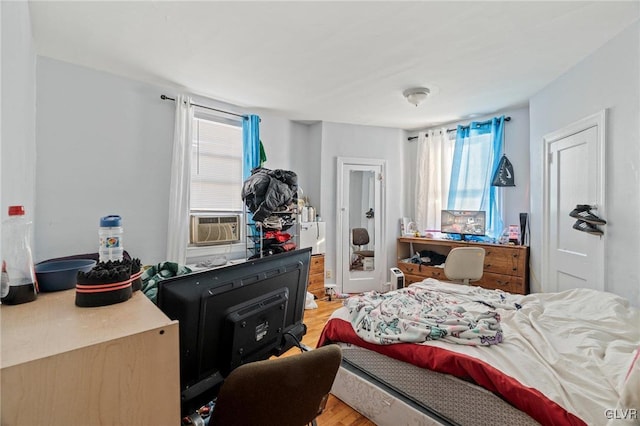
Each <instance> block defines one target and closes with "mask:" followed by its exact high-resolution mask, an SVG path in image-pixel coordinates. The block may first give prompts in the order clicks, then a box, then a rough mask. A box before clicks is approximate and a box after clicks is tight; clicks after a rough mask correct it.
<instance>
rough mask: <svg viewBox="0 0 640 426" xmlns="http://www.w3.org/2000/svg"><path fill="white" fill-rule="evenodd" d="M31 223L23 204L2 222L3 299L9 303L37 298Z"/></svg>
mask: <svg viewBox="0 0 640 426" xmlns="http://www.w3.org/2000/svg"><path fill="white" fill-rule="evenodd" d="M30 235H31V222H30V221H28V220H27V219H26V218H25V216H24V207H23V206H10V207H9V218H8V219H6V220H5V221H4V222H3V223H2V277H1V280H0V281H1V290H0V292H1V293H0V301H2V303H4V304H7V305H18V304H20V303H26V302H31V301H33V300H35V299H36V297H37V290H38V283H37V281H36V274H35V271H34V266H33V257H32V255H31V245H30V242H29V240H30Z"/></svg>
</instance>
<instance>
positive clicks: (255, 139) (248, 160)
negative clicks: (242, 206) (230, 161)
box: [242, 115, 260, 180]
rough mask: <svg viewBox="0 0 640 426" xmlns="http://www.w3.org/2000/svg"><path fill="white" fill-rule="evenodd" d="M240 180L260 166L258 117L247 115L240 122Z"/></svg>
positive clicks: (245, 178)
mask: <svg viewBox="0 0 640 426" xmlns="http://www.w3.org/2000/svg"><path fill="white" fill-rule="evenodd" d="M242 153H243V154H242V155H243V162H242V179H243V180H247V178H248V177H249V176H251V170H252V169H254V168H256V167H258V166H259V165H260V117H258V116H257V115H249V116H247V117H245V118H244V119H243V120H242Z"/></svg>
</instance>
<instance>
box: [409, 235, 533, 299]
mask: <svg viewBox="0 0 640 426" xmlns="http://www.w3.org/2000/svg"><path fill="white" fill-rule="evenodd" d="M455 247H482V248H484V249H485V258H484V274H483V276H482V278H481V279H480V280H478V281H475V282H473V283H472V284H473V285H478V286H481V287H484V288H490V289H500V290H504V291H508V292H509V293H516V294H528V293H529V247H527V246H512V245H500V244H486V243H476V242H467V241H452V240H437V239H430V238H416V237H401V238H398V243H397V253H398V264H397V265H398V268H399V269H400V270H401V271H402V272H403V273H404V275H405V282H406V284H411V283H414V282H417V281H422V280H424V279H425V278H435V279H438V280H443V281H446V280H447V278H446V276H445V275H444V269H443V268H441V267H437V266H435V265H430V266H427V265H421V264H417V263H409V262H407V261H406V260H407V259H409V258H411V256H413V255H414V254H415V253H416V252H418V253H420V252H426V251H429V252H432V253H436V254H439V255H443V256H446V255H447V253H449V251H451V249H453V248H455Z"/></svg>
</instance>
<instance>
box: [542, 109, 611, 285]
mask: <svg viewBox="0 0 640 426" xmlns="http://www.w3.org/2000/svg"><path fill="white" fill-rule="evenodd" d="M603 137H604V112H603V113H601V114H598V115H595V116H592V117H588V118H586V119H584V120H582V121H580V122H579V123H576V124H574V125H571V126H569V127H567V128H565V129H562V130H560V131H558V132H554V133H553V134H551V135H549V136H547V137H545V138H544V139H545V151H546V159H547V164H546V167H545V178H546V179H545V180H546V182H547V191H546V200H545V201H546V203H545V205H546V209H545V219H546V220H545V221H544V223H545V224H546V229H545V234H544V236H545V237H546V238H544V239H543V244H544V248H546V262H545V264H544V265H545V266H543V277H545V278H546V279H545V280H544V281H543V282H542V289H543V291H563V290H568V289H571V288H578V287H582V288H592V289H596V290H604V289H605V285H604V236H598V235H594V234H591V233H587V232H584V231H579V230H576V229H573V225H574V224H575V223H576V220H577V219H575V218H573V217H571V216H569V213H570V212H571V211H572V210H573V209H574V208H575V207H576V205H578V204H588V205H590V206H592V207H593V213H594V214H596V215H597V216H599V217H601V218H603V219H604V218H605V217H604V205H603V201H604V167H603V165H604V149H603V147H604V141H603ZM598 228H599V229H600V230H602V231H603V234H604V235H606V225H601V226H598Z"/></svg>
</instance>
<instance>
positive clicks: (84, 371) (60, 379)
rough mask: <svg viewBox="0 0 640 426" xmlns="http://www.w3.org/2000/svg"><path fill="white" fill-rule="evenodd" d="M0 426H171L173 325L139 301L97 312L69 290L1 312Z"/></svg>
mask: <svg viewBox="0 0 640 426" xmlns="http://www.w3.org/2000/svg"><path fill="white" fill-rule="evenodd" d="M0 312H1V315H2V325H1V328H2V336H1V337H2V348H1V355H2V358H1V361H0V365H1V373H0V381H1V386H2V396H1V424H2V425H7V426H10V425H31V424H44V423H46V424H48V425H80V424H83V425H115V424H120V425H152V424H153V425H177V424H179V423H180V354H179V340H178V323H177V321H171V320H169V319H168V318H167V317H166V316H165V315H164V314H163V313H162V312H161V311H160V310H159V309H158V308H157V307H156V306H155V305H154V304H153V303H152V302H151V301H150V300H149V299H148V298H147V297H146V296H145V295H144V294H142V293H141V292H136V293H134V295H133V297H132V298H131V299H129V300H128V301H126V302H123V303H118V304H116V305H110V306H101V307H96V308H79V307H76V306H75V290H73V289H72V290H66V291H61V292H55V293H42V294H40V295H39V296H38V298H37V299H36V300H35V301H33V302H30V303H25V304H22V305H15V306H11V305H2V306H1V307H0Z"/></svg>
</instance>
